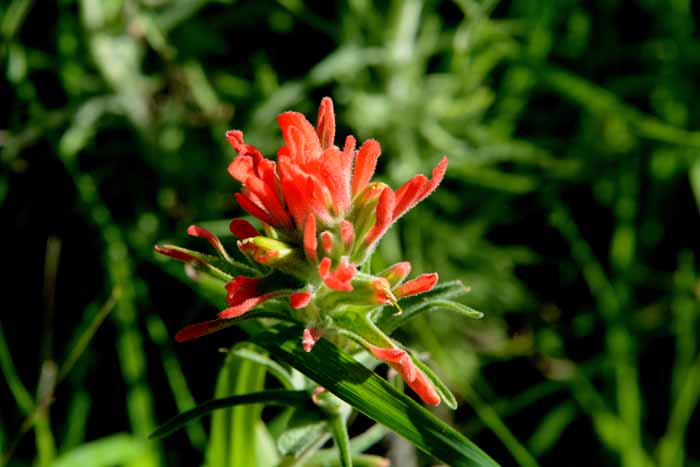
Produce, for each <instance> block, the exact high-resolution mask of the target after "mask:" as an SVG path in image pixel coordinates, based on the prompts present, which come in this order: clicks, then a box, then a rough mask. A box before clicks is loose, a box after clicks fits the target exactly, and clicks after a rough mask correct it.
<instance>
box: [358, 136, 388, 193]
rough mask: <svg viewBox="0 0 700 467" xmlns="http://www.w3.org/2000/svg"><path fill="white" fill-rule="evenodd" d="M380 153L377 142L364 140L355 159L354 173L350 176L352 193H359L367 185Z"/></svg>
mask: <svg viewBox="0 0 700 467" xmlns="http://www.w3.org/2000/svg"><path fill="white" fill-rule="evenodd" d="M381 153H382V148H381V146H380V145H379V143H378V142H377V141H375V140H373V139H368V140H367V141H365V142H364V143H363V144H362V146H361V147H360V150H359V151H358V153H357V158H356V159H355V173H354V174H353V177H352V194H353V196H355V195H357V194H359V193H361V192H362V190H364V189H365V188H366V187H367V184H369V181H370V180H371V179H372V175H374V171H375V170H376V168H377V159H378V158H379V156H380V155H381Z"/></svg>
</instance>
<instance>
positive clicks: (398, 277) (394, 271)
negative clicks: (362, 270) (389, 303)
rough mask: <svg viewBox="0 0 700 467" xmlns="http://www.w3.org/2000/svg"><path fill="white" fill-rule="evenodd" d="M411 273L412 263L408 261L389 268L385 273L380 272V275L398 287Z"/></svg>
mask: <svg viewBox="0 0 700 467" xmlns="http://www.w3.org/2000/svg"><path fill="white" fill-rule="evenodd" d="M410 273H411V263H409V262H408V261H402V262H400V263H396V264H394V265H393V266H389V267H388V268H387V269H385V270H384V271H382V272H380V273H379V275H380V276H382V277H384V278H385V279H386V280H388V281H389V283H390V284H391V285H392V286H397V285H399V284H400V283H401V282H403V281H404V279H406V277H408V275H409V274H410Z"/></svg>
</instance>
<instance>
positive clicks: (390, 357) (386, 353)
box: [369, 344, 417, 383]
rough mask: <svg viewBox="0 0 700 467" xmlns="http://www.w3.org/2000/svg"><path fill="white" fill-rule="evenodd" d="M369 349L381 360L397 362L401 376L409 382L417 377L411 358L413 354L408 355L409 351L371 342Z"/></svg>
mask: <svg viewBox="0 0 700 467" xmlns="http://www.w3.org/2000/svg"><path fill="white" fill-rule="evenodd" d="M369 351H370V352H371V353H372V355H374V357H375V358H377V359H379V360H382V361H385V362H387V363H392V364H396V365H397V366H398V368H400V369H399V370H398V371H399V373H401V376H402V377H403V378H404V379H405V380H406V382H407V383H411V382H413V380H414V379H415V378H416V370H417V369H416V366H415V364H414V363H413V360H411V356H410V355H408V352H406V351H405V350H403V349H397V348H389V349H386V348H383V347H377V346H374V345H371V344H370V346H369ZM392 366H394V365H392ZM395 368H396V367H395Z"/></svg>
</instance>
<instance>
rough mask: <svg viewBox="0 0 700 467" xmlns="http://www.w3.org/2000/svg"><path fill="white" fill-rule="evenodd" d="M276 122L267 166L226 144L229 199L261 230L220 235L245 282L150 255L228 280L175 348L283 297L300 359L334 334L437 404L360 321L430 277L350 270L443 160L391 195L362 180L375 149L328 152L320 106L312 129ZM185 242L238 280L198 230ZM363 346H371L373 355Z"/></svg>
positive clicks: (178, 252)
mask: <svg viewBox="0 0 700 467" xmlns="http://www.w3.org/2000/svg"><path fill="white" fill-rule="evenodd" d="M277 120H278V123H279V125H280V128H281V130H282V136H283V138H284V146H283V147H281V148H280V149H279V151H278V152H277V161H276V162H275V161H272V160H270V159H267V158H265V157H264V156H263V155H262V153H261V152H260V151H259V150H258V149H257V148H256V147H255V146H252V145H250V144H247V143H246V142H245V141H244V139H243V133H242V132H241V131H238V130H232V131H229V132H227V133H226V139H227V140H228V142H229V143H230V144H231V146H232V147H233V148H234V149H235V150H236V152H237V155H236V157H235V158H234V159H233V161H232V162H231V164H230V165H229V167H228V172H229V174H230V175H231V176H232V177H233V178H234V179H236V180H238V181H239V182H240V183H241V184H242V189H241V191H240V193H236V195H235V197H236V200H237V201H238V203H239V205H240V206H241V207H242V208H243V209H244V210H245V211H247V212H248V213H249V214H250V215H252V216H253V217H256V218H257V219H259V220H260V221H261V222H262V223H263V229H262V230H261V231H259V230H258V229H256V228H255V227H254V226H253V225H251V224H250V223H249V222H248V221H246V220H243V219H234V220H233V221H231V224H230V230H231V233H232V234H233V235H234V236H235V237H236V238H237V239H238V241H237V246H238V249H239V250H240V251H241V252H242V253H243V254H244V255H245V256H247V257H248V258H249V259H251V260H253V261H254V262H256V263H258V264H260V265H262V266H261V267H260V268H259V269H260V271H253V270H252V269H251V268H249V269H251V274H250V275H253V276H256V277H250V276H249V275H236V276H235V277H232V275H229V274H227V273H226V272H225V270H226V269H227V268H226V267H223V266H222V267H221V268H220V263H221V261H219V259H216V261H219V262H218V263H217V262H216V261H214V260H213V259H212V257H211V256H208V255H203V254H200V253H197V252H192V251H190V250H185V249H184V248H179V247H174V246H159V247H156V250H157V251H159V252H160V253H163V254H165V255H168V256H171V257H173V258H176V259H179V260H181V261H185V262H187V263H189V264H191V265H193V266H195V267H198V268H200V269H203V270H205V271H208V272H210V273H212V274H214V275H216V276H217V277H218V278H225V279H226V280H227V281H228V283H227V284H226V292H227V296H226V300H227V303H228V307H227V308H226V309H224V310H222V311H221V312H219V314H218V319H215V320H211V321H206V322H203V323H197V324H193V325H190V326H187V327H186V328H184V329H183V330H182V331H180V332H179V333H178V334H177V335H176V339H177V340H178V341H184V340H189V339H192V338H195V337H199V336H202V335H205V334H209V333H211V332H215V331H217V330H219V329H223V328H224V327H227V326H229V325H230V324H231V323H232V322H234V321H232V318H238V317H241V316H242V315H244V314H245V313H247V312H248V311H250V310H252V309H253V308H254V307H256V306H258V305H260V304H261V303H263V302H265V301H266V300H270V299H273V298H280V297H289V300H290V307H291V308H290V310H291V311H290V313H292V314H293V315H294V318H295V319H298V320H300V321H302V322H304V323H305V324H306V328H305V330H304V332H303V336H302V339H301V341H302V346H303V348H304V350H306V351H307V352H309V351H311V349H312V348H313V346H314V344H315V343H316V342H317V341H318V340H319V339H320V338H321V336H322V335H323V334H324V333H325V332H326V331H332V330H334V329H335V330H342V331H343V332H344V333H345V334H344V335H346V336H348V337H351V338H353V339H355V340H356V341H357V342H360V343H361V344H362V345H364V346H365V347H366V348H367V349H368V350H369V351H370V352H371V353H372V354H373V355H374V356H375V357H376V358H378V359H380V360H383V361H386V362H387V363H388V364H389V365H391V366H392V367H393V368H394V369H395V370H396V371H397V372H399V374H400V375H401V376H402V377H403V379H404V380H405V381H406V383H407V384H408V385H409V386H410V387H411V388H412V389H413V390H414V391H415V392H416V394H418V395H419V396H420V397H421V398H422V399H423V401H424V402H425V403H427V404H431V405H437V404H439V403H440V397H439V396H438V394H437V391H436V390H435V388H434V387H433V385H432V383H431V382H430V380H429V379H428V378H427V377H426V375H425V374H424V373H423V372H422V371H421V370H420V369H419V368H418V367H417V366H416V365H415V363H414V361H413V360H412V358H411V356H410V355H409V354H408V353H407V352H406V351H405V350H403V349H401V348H399V347H398V346H396V345H395V344H393V341H391V339H390V338H389V337H388V336H386V335H384V334H383V332H382V331H381V330H380V329H379V328H377V327H376V325H374V324H373V323H372V322H371V316H372V313H370V312H371V311H372V310H373V309H375V308H376V307H377V306H383V305H393V306H397V300H399V299H401V298H403V297H407V296H411V295H416V294H420V293H423V292H427V291H429V290H431V289H432V288H433V287H434V286H435V284H436V283H437V280H438V276H437V274H435V273H432V274H423V275H420V276H418V277H417V278H415V279H412V280H408V281H406V282H404V281H405V279H406V277H407V276H408V275H409V273H410V272H411V265H410V263H408V262H401V263H397V264H395V265H394V266H392V267H390V268H389V269H387V270H385V271H383V272H381V273H380V274H378V275H371V274H368V273H365V272H358V266H360V265H362V264H363V263H364V262H365V261H366V260H367V258H368V257H369V255H370V254H371V252H372V251H373V249H374V248H375V246H376V245H377V243H378V242H379V240H380V239H381V238H382V236H383V235H384V234H385V233H386V231H387V230H388V229H389V227H390V226H391V225H392V224H393V223H394V222H396V220H397V219H399V218H400V217H401V216H402V215H404V214H405V213H406V212H407V211H409V210H410V209H412V208H413V207H415V206H416V205H417V204H418V203H419V202H421V201H422V200H423V199H425V198H426V197H427V196H428V195H430V193H432V192H433V191H434V190H435V188H437V186H438V185H439V184H440V182H441V181H442V179H443V177H444V175H445V171H446V169H447V158H446V157H445V158H443V159H442V160H440V162H439V163H438V164H437V166H436V167H435V168H434V169H433V171H432V178H430V179H428V178H427V177H426V176H424V175H416V176H415V177H413V178H411V179H410V180H409V181H408V182H406V183H405V184H404V185H403V186H401V187H400V188H399V189H398V190H396V191H394V190H393V189H391V188H390V187H389V186H387V185H386V184H384V183H380V182H373V181H372V176H373V175H374V172H375V169H376V167H377V161H378V159H379V156H380V155H381V146H380V145H379V143H378V142H377V141H375V140H367V141H365V142H364V143H363V144H362V145H361V146H360V148H359V150H356V141H355V138H354V137H352V136H348V137H347V138H346V139H345V143H344V145H343V147H342V149H341V148H340V147H338V146H336V145H335V143H334V140H335V115H334V112H333V102H332V101H331V99H330V98H327V97H326V98H324V99H323V100H322V101H321V106H320V108H319V111H318V119H317V121H316V126H315V127H314V126H313V125H312V124H311V123H310V122H309V121H308V120H307V119H306V118H305V117H304V116H303V115H302V114H300V113H297V112H285V113H283V114H282V115H280V116H279V117H278V118H277ZM187 232H188V233H189V234H190V235H192V236H195V237H199V238H204V239H205V240H207V241H208V242H209V243H210V244H211V246H212V247H213V248H214V249H215V250H216V251H217V252H218V254H219V256H220V258H221V259H222V260H223V261H224V262H228V263H230V264H231V265H233V266H235V267H237V268H239V269H238V270H239V271H240V263H236V262H235V261H234V260H233V259H232V258H231V256H230V255H229V254H228V253H227V251H226V249H225V248H224V246H223V244H222V242H221V241H220V240H219V238H217V237H216V236H215V235H213V234H212V233H211V232H209V231H208V230H206V229H203V228H201V227H198V226H190V228H189V229H188V230H187ZM261 232H263V233H261ZM222 268H223V269H222ZM270 271H275V273H274V274H273V273H272V272H270ZM280 273H281V274H286V275H288V276H292V277H293V278H294V280H293V281H290V282H289V283H291V284H296V285H294V286H293V288H292V289H282V288H281V287H282V286H281V285H280V277H281V276H280V275H279V274H280ZM299 281H301V282H302V285H301V286H300V285H299ZM282 282H284V280H282ZM294 287H296V288H294ZM344 314H345V318H344ZM363 323H364V324H363ZM370 342H374V343H383V345H384V347H380V346H376V345H372V344H370Z"/></svg>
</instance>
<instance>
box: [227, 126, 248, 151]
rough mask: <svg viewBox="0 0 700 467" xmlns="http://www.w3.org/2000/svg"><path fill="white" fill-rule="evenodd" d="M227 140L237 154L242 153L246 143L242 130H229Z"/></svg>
mask: <svg viewBox="0 0 700 467" xmlns="http://www.w3.org/2000/svg"><path fill="white" fill-rule="evenodd" d="M226 140H227V141H228V142H229V144H230V145H231V147H233V149H234V150H235V151H236V152H241V151H242V150H243V145H244V144H245V142H244V141H243V132H242V131H240V130H229V131H227V132H226Z"/></svg>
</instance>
